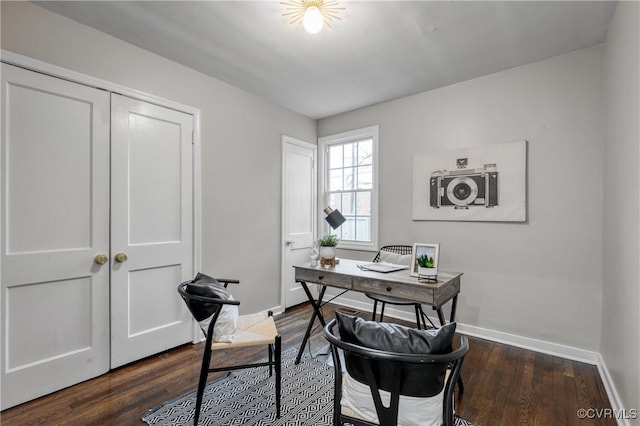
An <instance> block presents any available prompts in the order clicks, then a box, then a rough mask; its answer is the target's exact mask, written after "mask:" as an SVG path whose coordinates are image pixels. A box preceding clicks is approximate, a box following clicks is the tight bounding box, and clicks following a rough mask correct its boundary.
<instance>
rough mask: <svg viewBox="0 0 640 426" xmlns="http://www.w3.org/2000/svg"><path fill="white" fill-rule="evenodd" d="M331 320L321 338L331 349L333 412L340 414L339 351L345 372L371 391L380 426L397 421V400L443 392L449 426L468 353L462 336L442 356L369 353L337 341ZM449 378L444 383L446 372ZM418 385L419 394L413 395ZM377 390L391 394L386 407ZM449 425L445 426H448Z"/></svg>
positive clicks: (375, 351) (340, 368) (367, 350)
mask: <svg viewBox="0 0 640 426" xmlns="http://www.w3.org/2000/svg"><path fill="white" fill-rule="evenodd" d="M335 325H336V320H335V319H334V320H331V321H330V322H329V323H328V324H327V325H326V327H325V328H324V335H325V337H326V339H327V340H328V341H329V344H330V346H331V353H332V356H333V361H334V370H335V388H334V391H335V394H334V398H335V399H334V410H337V411H340V400H341V395H342V372H343V366H342V362H341V358H340V356H339V350H342V351H343V353H344V360H345V364H346V371H347V372H349V374H350V375H351V376H352V377H353V378H354V379H356V380H358V381H359V382H361V383H365V384H366V385H368V386H369V388H370V389H371V394H372V397H373V400H374V405H375V408H376V413H377V415H378V419H379V421H380V425H395V424H397V419H398V404H399V398H400V396H401V395H403V396H417V397H422V396H433V395H437V394H439V393H440V392H442V390H443V388H444V403H443V421H444V424H453V423H452V422H453V394H454V393H453V390H454V387H455V384H456V382H457V380H458V377H459V375H460V369H461V367H462V361H463V360H464V357H465V355H466V354H467V352H468V351H469V343H468V340H467V337H466V336H460V345H459V347H458V348H457V349H455V350H452V351H450V352H448V353H445V354H408V353H398V352H388V351H382V350H378V349H372V348H368V347H364V346H360V345H356V344H353V343H348V342H345V341H343V340H341V339H340V338H339V337H337V336H336V335H335V334H334V332H333V328H334V326H335ZM448 368H449V369H450V370H451V371H450V373H449V375H448V376H447V377H446V379H445V373H446V370H447V369H448ZM420 383H422V388H423V389H424V390H423V391H422V392H421V391H416V389H417V388H418V387H420ZM380 390H384V391H387V392H389V393H390V394H391V399H390V402H389V404H388V407H385V405H384V404H383V403H382V399H381V397H380ZM448 422H449V423H448Z"/></svg>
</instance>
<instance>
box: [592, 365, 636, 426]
mask: <svg viewBox="0 0 640 426" xmlns="http://www.w3.org/2000/svg"><path fill="white" fill-rule="evenodd" d="M596 366H597V367H598V372H599V373H600V378H601V379H602V384H603V385H604V389H605V391H606V392H607V396H608V397H609V402H610V403H611V408H612V409H613V412H614V413H623V414H627V412H628V411H629V410H630V408H629V407H625V406H624V405H623V404H622V401H621V400H620V395H619V394H618V390H617V388H616V386H615V383H614V382H613V379H612V378H611V374H610V373H609V369H608V368H607V364H605V362H604V359H603V358H602V355H601V354H598V361H597V363H596ZM631 408H633V407H631ZM625 410H626V411H625ZM616 420H617V422H618V426H632V424H631V420H630V419H624V418H617V419H616Z"/></svg>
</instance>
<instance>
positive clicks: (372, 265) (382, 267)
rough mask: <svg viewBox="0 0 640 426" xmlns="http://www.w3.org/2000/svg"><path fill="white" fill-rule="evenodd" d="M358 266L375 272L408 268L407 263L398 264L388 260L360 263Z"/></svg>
mask: <svg viewBox="0 0 640 426" xmlns="http://www.w3.org/2000/svg"><path fill="white" fill-rule="evenodd" d="M357 265H358V268H360V269H362V270H363V271H374V272H393V271H399V270H401V269H408V268H409V267H408V266H407V265H397V264H395V263H387V262H368V263H358V264H357Z"/></svg>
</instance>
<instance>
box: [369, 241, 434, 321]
mask: <svg viewBox="0 0 640 426" xmlns="http://www.w3.org/2000/svg"><path fill="white" fill-rule="evenodd" d="M412 250H413V247H412V246H406V245H389V246H383V247H381V248H380V250H379V251H378V253H377V254H376V257H374V258H373V262H380V258H381V255H380V254H381V252H388V253H395V254H400V255H407V254H411V251H412ZM365 295H366V296H367V297H368V298H369V299H372V300H373V312H372V313H371V320H372V321H376V314H377V311H378V302H380V303H381V309H380V317H379V319H378V321H383V319H384V308H385V305H386V304H387V303H388V304H390V305H399V306H409V305H413V308H414V309H415V311H416V327H417V328H425V329H426V328H427V321H429V324H430V325H431V327H435V325H434V324H433V323H432V322H431V320H430V319H429V317H427V315H426V314H425V313H424V311H423V310H422V305H421V304H420V303H417V302H416V301H415V300H407V299H401V298H399V297H393V296H385V295H381V294H371V293H365Z"/></svg>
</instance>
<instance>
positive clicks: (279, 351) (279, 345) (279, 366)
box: [274, 335, 282, 419]
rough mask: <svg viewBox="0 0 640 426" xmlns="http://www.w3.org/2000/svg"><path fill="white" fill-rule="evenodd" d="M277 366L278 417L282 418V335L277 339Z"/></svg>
mask: <svg viewBox="0 0 640 426" xmlns="http://www.w3.org/2000/svg"><path fill="white" fill-rule="evenodd" d="M274 346H275V364H276V365H275V367H276V418H278V419H279V418H280V390H281V389H280V388H281V374H282V362H281V361H282V357H281V354H282V341H281V339H280V335H277V336H276V341H275V345H274Z"/></svg>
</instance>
